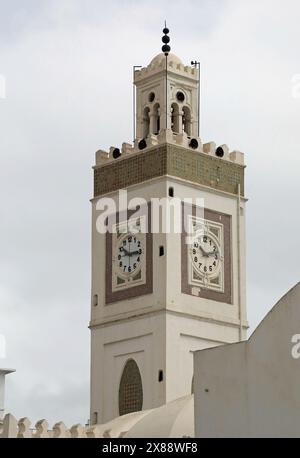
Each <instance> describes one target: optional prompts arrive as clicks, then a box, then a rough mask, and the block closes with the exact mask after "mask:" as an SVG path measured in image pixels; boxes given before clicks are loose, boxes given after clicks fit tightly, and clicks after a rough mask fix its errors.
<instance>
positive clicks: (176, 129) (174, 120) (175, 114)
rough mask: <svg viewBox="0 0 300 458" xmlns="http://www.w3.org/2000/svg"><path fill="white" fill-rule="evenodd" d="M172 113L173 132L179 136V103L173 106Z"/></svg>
mask: <svg viewBox="0 0 300 458" xmlns="http://www.w3.org/2000/svg"><path fill="white" fill-rule="evenodd" d="M171 113H172V121H171V127H172V131H173V132H175V133H177V134H178V133H179V107H178V105H177V103H173V104H172V107H171Z"/></svg>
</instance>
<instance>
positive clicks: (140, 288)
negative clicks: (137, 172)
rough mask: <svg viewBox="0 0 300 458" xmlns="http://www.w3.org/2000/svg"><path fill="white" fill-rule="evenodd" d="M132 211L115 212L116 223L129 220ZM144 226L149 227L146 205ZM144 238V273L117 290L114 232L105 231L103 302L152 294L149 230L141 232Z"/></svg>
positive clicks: (109, 302) (151, 244) (150, 238)
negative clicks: (115, 285)
mask: <svg viewBox="0 0 300 458" xmlns="http://www.w3.org/2000/svg"><path fill="white" fill-rule="evenodd" d="M134 213H135V212H134V211H131V210H128V211H127V214H126V216H125V214H124V213H120V212H118V213H117V214H116V219H115V222H116V225H117V226H118V225H119V224H122V222H124V221H127V220H129V219H130V218H131V217H133V215H134ZM145 213H146V215H145V216H146V219H147V221H146V227H147V228H148V229H149V228H151V206H150V205H148V206H147V209H146V212H145ZM143 236H144V239H145V259H144V266H145V267H144V268H145V274H144V278H143V281H142V282H137V284H136V285H134V284H133V285H132V286H131V285H130V284H128V287H126V288H122V289H119V290H117V289H116V288H115V287H114V281H113V274H114V272H113V254H114V246H113V243H114V234H113V233H112V232H107V233H106V254H105V262H106V274H105V304H106V305H109V304H114V303H116V302H119V301H123V300H126V299H133V298H135V297H139V296H143V295H145V294H152V292H153V236H152V233H151V230H150V231H149V230H148V232H147V233H146V234H143Z"/></svg>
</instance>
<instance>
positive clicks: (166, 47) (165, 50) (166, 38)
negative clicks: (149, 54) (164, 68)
mask: <svg viewBox="0 0 300 458" xmlns="http://www.w3.org/2000/svg"><path fill="white" fill-rule="evenodd" d="M169 32H170V30H169V29H168V27H167V22H166V21H165V27H164V29H163V33H164V36H163V37H162V39H161V41H162V42H163V43H164V45H163V47H162V48H161V50H162V52H163V53H164V54H165V56H166V57H168V55H169V52H170V51H171V47H170V46H169V44H168V43H170V37H169V35H168V33H169Z"/></svg>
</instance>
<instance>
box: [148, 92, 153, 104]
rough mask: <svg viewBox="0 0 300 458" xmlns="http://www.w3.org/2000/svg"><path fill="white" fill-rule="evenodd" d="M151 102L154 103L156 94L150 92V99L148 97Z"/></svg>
mask: <svg viewBox="0 0 300 458" xmlns="http://www.w3.org/2000/svg"><path fill="white" fill-rule="evenodd" d="M148 100H149V102H154V100H155V94H154V92H150V94H149V97H148Z"/></svg>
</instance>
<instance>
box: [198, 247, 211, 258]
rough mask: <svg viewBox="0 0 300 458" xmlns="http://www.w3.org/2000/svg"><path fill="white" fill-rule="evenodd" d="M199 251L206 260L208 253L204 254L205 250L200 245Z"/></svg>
mask: <svg viewBox="0 0 300 458" xmlns="http://www.w3.org/2000/svg"><path fill="white" fill-rule="evenodd" d="M200 250H201V251H202V253H203V256H205V257H207V258H208V256H209V254H208V253H206V251H205V250H204V249H203V248H202V246H201V245H200Z"/></svg>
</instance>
